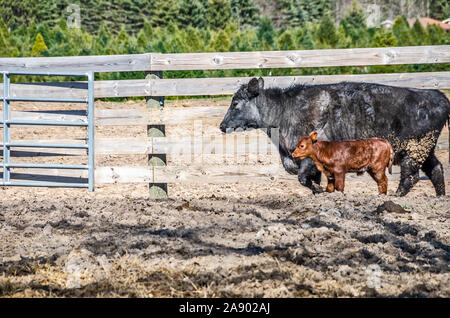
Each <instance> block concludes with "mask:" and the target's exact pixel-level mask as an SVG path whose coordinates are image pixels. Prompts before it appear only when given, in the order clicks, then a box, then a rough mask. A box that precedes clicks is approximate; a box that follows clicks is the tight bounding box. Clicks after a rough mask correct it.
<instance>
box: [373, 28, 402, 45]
mask: <svg viewBox="0 0 450 318" xmlns="http://www.w3.org/2000/svg"><path fill="white" fill-rule="evenodd" d="M397 45H398V40H397V38H396V37H395V35H394V33H393V32H392V31H391V30H386V29H384V28H379V29H377V31H376V32H375V35H374V37H373V39H372V47H392V46H397Z"/></svg>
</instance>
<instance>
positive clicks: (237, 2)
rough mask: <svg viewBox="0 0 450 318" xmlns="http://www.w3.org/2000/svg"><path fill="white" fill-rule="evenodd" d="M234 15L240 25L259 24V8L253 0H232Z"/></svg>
mask: <svg viewBox="0 0 450 318" xmlns="http://www.w3.org/2000/svg"><path fill="white" fill-rule="evenodd" d="M231 11H232V17H233V19H234V20H236V21H237V23H238V24H239V25H240V26H255V25H257V24H258V19H259V8H258V7H257V6H256V5H255V4H254V2H253V0H231Z"/></svg>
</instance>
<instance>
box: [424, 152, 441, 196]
mask: <svg viewBox="0 0 450 318" xmlns="http://www.w3.org/2000/svg"><path fill="white" fill-rule="evenodd" d="M422 171H423V172H425V174H426V176H427V177H428V178H429V179H430V180H431V182H432V183H433V186H434V189H435V191H436V195H437V196H441V195H445V182H444V169H443V168H442V164H441V163H440V162H439V160H438V159H437V158H436V155H435V154H434V151H432V152H431V154H430V155H429V156H428V158H427V160H425V162H424V163H423V166H422Z"/></svg>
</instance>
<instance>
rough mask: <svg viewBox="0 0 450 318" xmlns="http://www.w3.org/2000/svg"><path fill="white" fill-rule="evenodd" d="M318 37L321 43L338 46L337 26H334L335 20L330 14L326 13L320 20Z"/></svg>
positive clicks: (326, 45)
mask: <svg viewBox="0 0 450 318" xmlns="http://www.w3.org/2000/svg"><path fill="white" fill-rule="evenodd" d="M316 37H317V40H318V41H319V43H320V44H322V45H323V46H325V47H336V46H337V44H338V42H339V36H338V33H337V31H336V27H335V26H334V21H333V19H332V18H331V16H330V15H329V14H327V15H325V16H324V17H323V18H322V20H321V21H320V25H319V29H318V30H317V34H316Z"/></svg>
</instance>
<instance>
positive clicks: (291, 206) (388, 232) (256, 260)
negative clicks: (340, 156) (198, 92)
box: [0, 99, 450, 297]
mask: <svg viewBox="0 0 450 318" xmlns="http://www.w3.org/2000/svg"><path fill="white" fill-rule="evenodd" d="M209 102H210V104H211V103H213V104H216V105H221V104H224V105H226V104H227V103H229V101H227V100H221V99H219V100H214V101H209ZM171 103H172V106H173V107H184V106H186V105H185V103H186V102H171ZM189 103H198V104H202V103H203V104H204V101H203V102H202V101H195V102H189ZM19 106H21V107H22V105H20V104H19ZM19 106H18V107H19ZM96 107H102V108H115V107H123V104H120V103H104V102H96ZM126 107H131V108H132V107H136V108H139V107H145V106H144V105H143V103H142V102H136V103H135V102H129V103H127V104H126ZM182 128H183V127H168V128H167V130H166V131H167V133H168V135H170V134H171V133H172V134H174V135H176V134H177V133H181V129H182ZM204 128H205V130H208V129H213V128H210V127H206V126H205V127H204ZM52 129H53V128H52ZM52 129H41V130H39V129H38V128H36V129H35V130H33V133H30V130H27V131H25V130H20V131H17V132H16V134H15V135H13V136H15V137H17V138H18V139H20V138H25V139H46V138H49V137H50V136H51V137H52V138H54V139H61V138H67V131H64V132H63V131H62V130H61V131H60V130H58V129H59V128H54V130H52ZM121 129H122V131H121V133H123V134H125V133H126V134H127V135H132V136H140V135H142V136H145V134H146V131H145V127H123V128H121ZM83 133H84V132H83V131H81V132H76V131H74V132H70V135H71V136H72V137H73V138H77V137H82V136H83ZM96 133H97V136H105V137H108V136H114V135H117V130H113V129H112V127H98V129H97V131H96ZM437 153H438V157H439V158H440V159H441V160H442V162H445V164H444V166H445V169H446V171H448V169H449V166H448V163H447V161H446V160H448V159H447V158H448V151H447V150H446V149H439V150H438V151H437ZM76 158H77V157H75V158H69V159H63V158H61V157H57V156H55V157H45V158H31V159H33V160H38V161H36V162H49V160H54V161H53V162H65V163H66V162H72V160H75V159H76ZM20 159H21V160H20V161H24V160H25V159H24V158H20ZM31 159H29V160H31ZM27 160H28V159H27ZM39 160H41V161H39ZM42 160H43V161H42ZM124 160H126V165H142V164H145V163H146V160H147V158H146V156H101V157H98V158H96V162H97V164H98V165H113V164H116V165H120V163H122V165H124V164H123V162H124ZM74 162H77V163H79V159H78V161H76V160H75V161H74ZM172 163H173V164H176V160H175V158H174V159H173V161H172ZM259 163H261V164H264V162H259ZM169 164H171V160H169ZM421 176H422V175H421ZM368 180H369V179H367V178H364V177H362V178H361V179H358V178H355V179H352V180H351V181H349V182H347V183H346V194H345V195H343V194H340V193H333V194H327V193H324V194H319V195H315V196H314V195H311V194H310V192H309V191H307V190H306V189H305V188H303V187H301V186H300V185H299V184H298V183H297V182H296V181H295V178H294V179H293V181H292V182H270V183H260V184H252V183H245V182H240V183H230V184H217V185H215V184H207V185H205V184H173V185H170V186H169V196H170V198H169V199H167V200H160V201H155V200H149V199H148V193H149V189H148V185H146V184H140V185H139V184H138V185H130V184H126V185H102V186H97V187H96V190H95V192H93V193H89V192H87V190H85V189H46V188H0V296H1V297H74V296H76V297H374V296H394V297H450V271H449V264H450V219H449V216H450V196H449V195H447V196H444V197H439V198H437V197H435V194H434V189H433V187H432V184H431V182H430V181H429V180H425V179H424V178H422V180H421V181H420V182H419V183H418V184H417V185H416V186H415V188H414V189H413V190H412V191H411V193H409V194H408V195H407V196H405V197H396V196H394V195H393V194H394V192H395V190H396V187H397V185H398V181H396V180H390V182H389V190H388V196H379V195H377V194H376V193H377V188H376V184H375V183H374V182H373V181H368ZM446 189H447V193H449V191H450V180H447V181H446ZM386 201H392V202H394V203H397V204H399V205H400V209H398V210H396V211H393V210H391V209H389V208H387V209H383V208H381V207H380V206H382V205H383V204H384V202H386Z"/></svg>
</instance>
